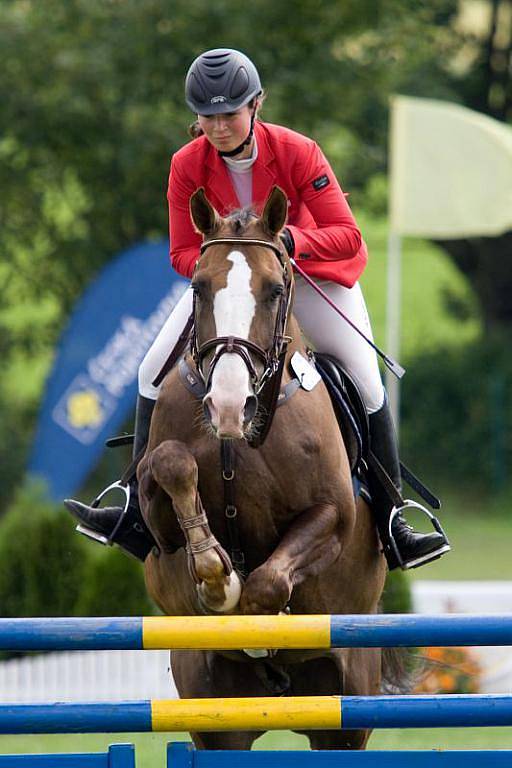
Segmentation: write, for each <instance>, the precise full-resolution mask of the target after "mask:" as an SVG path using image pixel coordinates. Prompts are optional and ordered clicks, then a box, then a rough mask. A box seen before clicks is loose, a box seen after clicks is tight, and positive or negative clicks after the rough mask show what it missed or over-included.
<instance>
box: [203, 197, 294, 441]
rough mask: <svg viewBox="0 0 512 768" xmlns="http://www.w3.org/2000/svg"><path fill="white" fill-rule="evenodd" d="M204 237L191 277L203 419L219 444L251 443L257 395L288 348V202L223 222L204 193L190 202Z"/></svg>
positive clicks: (274, 201)
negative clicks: (284, 230) (283, 239)
mask: <svg viewBox="0 0 512 768" xmlns="http://www.w3.org/2000/svg"><path fill="white" fill-rule="evenodd" d="M190 212H191V216H192V220H193V222H194V224H195V226H196V228H197V229H198V231H199V232H201V233H202V235H203V237H204V242H203V245H202V247H201V254H202V255H201V258H200V259H199V261H198V263H197V266H196V269H195V272H194V275H193V278H192V287H193V290H194V335H193V353H194V357H195V361H196V365H197V367H198V369H199V371H200V373H201V374H202V376H203V378H204V381H205V384H206V395H205V398H204V400H203V404H204V412H205V415H206V418H207V420H208V421H209V423H210V424H211V426H212V428H213V430H214V432H215V434H216V436H217V437H219V438H222V439H229V438H234V439H236V438H242V437H248V436H249V435H250V434H251V431H252V430H253V429H254V417H255V415H256V412H257V409H258V399H257V398H258V394H259V393H260V391H261V390H262V388H263V386H264V384H266V383H268V381H269V379H271V377H272V376H273V375H274V373H275V372H276V370H277V368H278V365H279V359H280V356H281V355H282V354H283V351H284V349H285V345H286V341H285V327H286V323H287V318H288V311H289V307H290V297H291V289H292V271H291V267H290V263H289V260H288V257H287V255H286V252H285V249H284V247H283V245H282V243H281V241H280V239H279V232H280V231H281V230H282V228H283V226H284V224H285V222H286V214H287V200H286V196H285V194H284V193H283V192H282V190H280V189H279V188H278V187H274V188H273V190H272V192H271V193H270V195H269V197H268V199H267V202H266V204H265V207H264V210H263V214H262V215H261V217H259V218H258V217H257V216H256V215H255V214H254V213H252V212H251V211H248V210H246V209H244V210H242V211H237V212H236V213H234V214H232V215H231V216H228V217H227V218H222V217H220V216H219V214H218V213H217V211H216V210H215V209H214V208H213V206H212V205H211V204H210V202H209V201H208V200H207V198H206V195H205V193H204V190H203V189H199V190H197V191H196V192H195V193H194V194H193V195H192V197H191V200H190Z"/></svg>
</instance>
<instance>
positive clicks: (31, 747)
mask: <svg viewBox="0 0 512 768" xmlns="http://www.w3.org/2000/svg"><path fill="white" fill-rule="evenodd" d="M169 741H189V736H188V734H182V733H165V734H160V733H142V734H141V733H118V734H114V733H110V734H64V735H60V734H58V735H50V734H45V735H41V736H0V754H9V753H12V754H14V753H23V752H27V753H30V752H32V753H37V752H47V753H48V752H50V753H51V752H95V751H97V752H99V751H103V750H105V749H106V747H108V745H109V744H116V743H125V744H126V743H129V744H135V747H136V755H137V768H150V766H151V768H153V767H154V766H162V768H163V766H164V765H165V750H166V745H167V743H168V742H169ZM254 748H255V749H268V750H279V749H288V750H304V749H308V742H307V739H306V737H305V736H299V735H297V734H294V733H291V732H290V731H276V732H273V733H267V734H265V735H264V736H262V737H260V738H259V739H258V740H257V741H256V743H255V745H254ZM434 748H437V749H511V748H512V728H460V729H455V728H439V729H436V730H435V731H433V730H429V729H419V728H416V729H410V730H390V731H375V732H374V733H373V734H372V736H371V739H370V742H369V749H372V750H373V749H375V750H378V749H385V750H394V749H400V750H404V749H434Z"/></svg>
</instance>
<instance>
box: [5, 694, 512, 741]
mask: <svg viewBox="0 0 512 768" xmlns="http://www.w3.org/2000/svg"><path fill="white" fill-rule="evenodd" d="M510 725H512V696H509V695H490V694H489V695H477V694H466V695H459V696H456V695H452V696H297V697H292V696H291V697H280V698H279V697H278V698H274V697H261V698H260V697H257V698H249V699H248V698H232V699H231V698H230V699H177V700H174V699H173V700H169V701H167V700H147V701H133V702H111V703H104V702H93V703H80V704H79V703H70V704H66V703H56V704H28V705H26V704H19V705H18V704H17V705H14V704H2V705H0V733H4V734H5V733H10V734H16V733H126V732H135V731H137V732H144V731H192V732H197V731H231V730H251V731H261V730H263V731H269V730H281V729H292V730H297V729H299V730H302V729H306V730H318V729H321V730H323V729H340V728H342V729H354V728H441V727H443V728H450V727H470V726H480V727H482V726H510Z"/></svg>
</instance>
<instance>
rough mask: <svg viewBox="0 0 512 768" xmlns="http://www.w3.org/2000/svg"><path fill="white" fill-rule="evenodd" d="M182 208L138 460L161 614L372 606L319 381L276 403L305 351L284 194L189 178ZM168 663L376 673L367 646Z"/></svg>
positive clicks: (350, 745) (293, 686)
mask: <svg viewBox="0 0 512 768" xmlns="http://www.w3.org/2000/svg"><path fill="white" fill-rule="evenodd" d="M190 214H191V217H192V221H193V223H194V225H195V228H196V229H197V231H198V232H200V233H201V234H202V236H203V245H202V248H201V253H202V255H201V256H200V258H199V259H198V262H197V265H196V268H195V272H194V275H193V278H192V284H191V288H192V290H193V291H194V313H193V332H192V344H191V352H190V353H188V354H187V356H186V357H185V358H184V362H185V364H186V368H185V374H184V373H183V366H182V365H181V364H180V365H176V366H174V367H173V368H172V370H171V371H170V373H168V375H167V376H166V378H165V380H164V382H163V385H162V389H161V393H160V395H159V397H158V400H157V403H156V407H155V411H154V414H153V419H152V424H151V429H150V435H149V442H148V446H147V450H146V453H145V456H144V457H143V459H142V460H141V462H140V464H139V467H138V472H137V476H138V482H139V497H140V503H141V509H142V512H143V515H144V518H145V520H146V522H147V525H148V527H149V528H150V530H151V531H152V533H153V535H154V537H155V540H156V542H157V544H158V548H156V549H155V550H154V551H153V552H152V553H151V554H150V555H149V556H148V558H147V559H146V563H145V579H146V585H147V589H148V591H149V594H150V595H151V597H152V598H153V599H154V601H155V602H156V603H157V605H158V606H159V607H160V609H161V610H162V611H163V612H164V613H165V614H167V615H198V614H204V613H205V612H206V613H217V614H225V613H238V614H279V613H280V612H283V611H291V612H293V613H297V614H314V613H338V614H342V613H349V614H357V613H365V614H371V613H376V612H377V611H378V605H379V599H380V597H381V593H382V590H383V586H384V581H385V576H386V564H385V560H384V556H383V554H382V552H381V548H380V545H379V541H378V537H377V532H376V528H375V525H374V522H373V520H372V516H371V511H370V509H369V507H368V505H367V504H366V503H365V502H364V501H363V500H362V499H361V498H358V499H357V500H355V498H354V490H353V485H352V479H351V471H350V467H349V461H348V458H347V452H346V450H345V446H344V442H343V438H342V436H341V433H340V429H339V427H338V423H337V420H336V416H335V413H334V410H333V407H332V405H331V401H330V398H329V394H328V392H327V390H326V388H325V386H324V384H323V382H321V381H320V382H319V383H317V384H316V386H314V387H312V388H310V389H309V391H308V390H306V389H304V388H302V387H301V388H298V389H297V391H295V393H294V394H293V396H291V397H289V398H288V399H286V402H285V403H284V404H283V405H280V406H279V407H277V408H276V407H275V405H276V400H279V398H280V397H282V393H283V391H284V390H286V385H287V384H288V383H289V382H290V381H291V380H292V378H293V373H291V368H290V361H291V359H292V357H293V355H295V354H296V353H299V354H300V355H301V356H302V358H304V360H305V361H306V364H308V363H307V361H308V350H307V349H306V347H305V345H304V342H303V340H302V337H301V331H300V328H299V326H298V324H297V321H296V320H295V318H294V316H293V311H292V310H293V285H294V277H293V271H292V267H291V264H290V261H289V257H288V255H287V253H286V250H285V249H284V246H283V245H282V243H281V240H280V238H279V234H280V232H281V231H282V229H283V227H284V225H285V222H286V215H287V201H286V197H285V194H284V193H283V192H282V191H281V190H280V189H279V188H278V187H274V188H273V189H272V190H271V192H270V194H269V196H268V198H267V201H266V203H265V205H264V208H263V212H262V214H261V216H259V217H258V216H257V215H255V214H251V213H248V212H247V211H246V210H245V209H242V210H241V211H237V212H234V213H233V214H231V215H229V216H227V217H226V218H223V217H221V216H220V215H219V214H218V212H217V211H216V210H215V209H214V207H213V206H212V205H211V203H210V202H209V201H208V199H207V197H206V195H205V193H204V190H203V189H199V190H197V191H196V192H195V193H194V194H193V195H192V197H191V200H190ZM190 375H192V378H194V377H195V379H196V381H197V380H200V381H201V383H202V384H203V394H202V395H201V397H200V398H198V397H197V396H196V395H195V394H194V392H193V391H191V390H193V387H188V386H186V378H187V376H189V377H190ZM278 379H280V381H277V380H278ZM276 381H277V386H276ZM269 391H270V392H271V396H270V398H269V397H268V392H269ZM264 393H267V394H264ZM221 445H222V446H223V449H224V450H225V451H227V462H228V463H227V464H226V458H225V457H224V460H223V459H222V456H221V453H222V452H221V450H220V446H221ZM226 494H227V496H228V502H230V503H228V504H226ZM235 516H236V518H237V520H238V529H237V536H239V538H240V541H241V542H243V547H240V549H242V548H243V549H244V554H245V563H244V565H245V575H244V576H241V575H240V571H241V570H242V569H241V568H240V567H238V569H237V568H235V567H234V566H233V559H234V555H233V552H237V551H238V549H237V546H233V543H232V542H231V546H232V550H233V551H232V553H231V554H229V553H228V549H229V535H228V533H229V530H228V529H229V526H230V517H231V521H232V518H233V517H235ZM239 565H240V564H239ZM171 665H172V672H173V675H174V679H175V682H176V686H177V689H178V692H179V694H180V696H181V697H185V698H200V697H234V696H268V695H269V694H276V695H331V694H332V695H339V694H345V695H372V694H377V693H379V691H380V688H381V678H382V656H381V650H380V649H378V648H372V649H358V648H350V649H332V650H316V651H312V650H309V651H298V650H292V651H290V650H288V651H287V650H279V651H277V652H269V653H268V655H267V656H266V658H253V657H252V656H251V655H248V653H244V652H242V651H237V652H233V651H232V652H226V651H223V652H212V651H176V652H174V651H173V653H172V659H171ZM303 733H305V734H306V735H307V736H308V738H309V742H310V745H311V748H312V749H362V748H364V747H365V745H366V742H367V739H368V736H369V733H370V732H369V731H364V730H339V731H331V730H311V731H304V732H303ZM191 735H192V738H193V740H194V742H195V744H196V746H197V747H198V748H205V749H250V748H251V746H252V743H253V741H254V740H255V739H256V738H257V737H258V736H260V735H261V733H259V732H256V733H255V732H247V731H239V732H230V733H193V734H191Z"/></svg>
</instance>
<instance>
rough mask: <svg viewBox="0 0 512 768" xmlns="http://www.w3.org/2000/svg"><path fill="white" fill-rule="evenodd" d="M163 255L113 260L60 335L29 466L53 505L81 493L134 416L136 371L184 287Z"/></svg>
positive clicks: (148, 249) (143, 252)
mask: <svg viewBox="0 0 512 768" xmlns="http://www.w3.org/2000/svg"><path fill="white" fill-rule="evenodd" d="M168 253H169V248H168V243H167V242H159V243H142V244H140V245H137V246H135V247H133V248H130V249H128V250H126V251H123V252H122V253H121V254H119V256H117V257H116V258H115V259H114V260H113V261H112V262H110V264H109V265H108V266H107V267H105V269H104V270H103V271H102V272H101V274H100V275H99V277H98V278H97V279H96V280H95V282H94V283H93V284H92V285H91V286H90V287H89V288H88V290H87V291H86V292H85V294H84V295H83V297H82V298H81V299H80V301H79V302H78V303H77V306H76V308H75V310H74V312H73V315H72V317H71V319H70V322H69V325H68V327H67V329H66V330H65V331H64V333H63V335H62V338H61V340H60V342H59V345H58V351H57V356H56V360H55V363H54V366H53V370H52V372H51V375H50V378H49V380H48V383H47V388H46V393H45V396H44V399H43V404H42V407H41V413H40V417H39V423H38V428H37V433H36V437H35V442H34V448H33V452H32V456H31V459H30V462H29V472H31V473H32V474H37V475H40V476H42V477H43V478H44V480H45V481H46V483H47V485H48V488H49V492H50V495H51V496H52V497H53V498H54V499H56V500H57V499H62V498H64V497H66V496H70V495H72V494H73V493H75V492H76V491H77V490H78V489H79V488H80V486H81V485H82V483H83V482H84V480H85V479H86V477H87V475H88V474H89V472H90V471H91V469H92V468H93V467H94V465H95V464H96V463H97V461H98V459H99V457H100V456H101V453H102V452H103V450H104V444H105V439H106V438H107V437H110V436H112V435H113V434H115V433H116V432H117V431H118V430H119V429H120V427H121V426H122V424H123V422H124V421H125V419H126V418H127V417H128V415H129V414H130V412H131V411H132V410H133V408H134V404H135V399H136V396H137V372H138V368H139V365H140V363H141V362H142V360H143V358H144V356H145V354H146V352H147V350H148V349H149V347H150V346H151V344H152V342H153V340H154V338H155V336H156V335H157V333H158V331H159V330H160V328H161V327H162V325H163V324H164V322H165V320H166V319H167V317H168V316H169V314H170V312H171V310H172V308H173V307H174V305H175V304H176V302H177V301H178V300H179V299H180V297H181V295H182V294H183V291H184V290H185V288H186V286H187V285H188V281H186V280H185V279H184V278H181V277H179V275H177V274H176V273H175V272H173V271H172V269H171V266H170V264H169V255H168Z"/></svg>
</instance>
